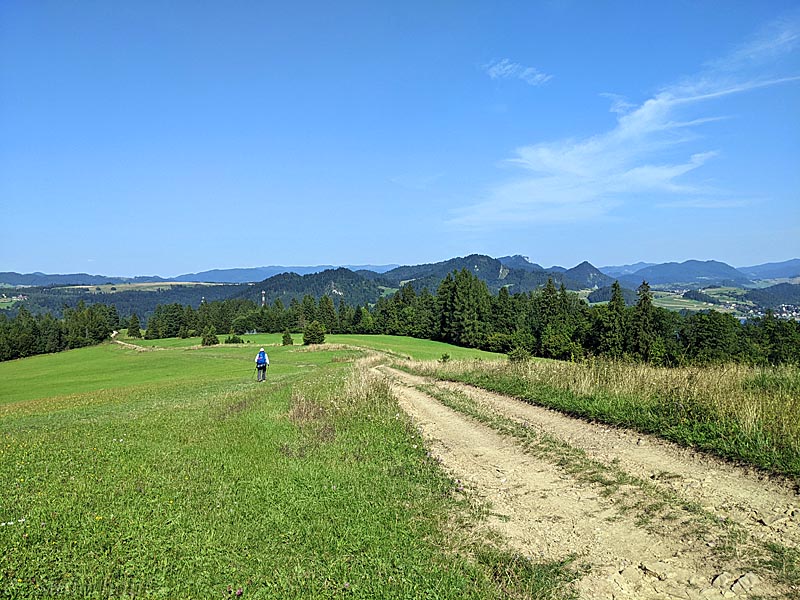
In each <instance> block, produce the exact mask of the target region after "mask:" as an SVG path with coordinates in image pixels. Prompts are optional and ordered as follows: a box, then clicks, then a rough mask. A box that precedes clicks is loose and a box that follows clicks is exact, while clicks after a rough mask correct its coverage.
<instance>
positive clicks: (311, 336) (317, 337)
mask: <svg viewBox="0 0 800 600" xmlns="http://www.w3.org/2000/svg"><path fill="white" fill-rule="evenodd" d="M324 343H325V327H324V326H323V325H322V323H320V322H319V321H317V320H314V321H311V323H309V324H308V325H306V326H305V327H304V328H303V345H304V346H308V345H311V344H324Z"/></svg>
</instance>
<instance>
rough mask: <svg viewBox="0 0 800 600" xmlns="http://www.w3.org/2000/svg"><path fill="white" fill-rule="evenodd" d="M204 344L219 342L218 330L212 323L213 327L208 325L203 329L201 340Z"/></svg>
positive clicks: (210, 344) (212, 344)
mask: <svg viewBox="0 0 800 600" xmlns="http://www.w3.org/2000/svg"><path fill="white" fill-rule="evenodd" d="M200 343H201V344H202V345H203V346H216V345H217V344H219V338H218V337H217V330H216V329H215V328H214V326H213V325H212V326H211V327H206V328H205V329H204V330H203V340H202V341H201V342H200Z"/></svg>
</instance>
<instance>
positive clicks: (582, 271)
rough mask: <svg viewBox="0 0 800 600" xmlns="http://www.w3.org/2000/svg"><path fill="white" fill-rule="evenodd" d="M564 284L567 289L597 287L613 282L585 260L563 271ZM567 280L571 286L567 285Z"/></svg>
mask: <svg viewBox="0 0 800 600" xmlns="http://www.w3.org/2000/svg"><path fill="white" fill-rule="evenodd" d="M564 280H565V285H566V286H567V288H569V289H582V290H585V289H597V288H601V287H605V286H608V285H611V284H612V283H614V279H613V278H612V277H609V276H608V275H604V274H603V273H601V272H600V271H599V270H598V269H597V268H596V267H594V266H593V265H592V264H590V263H588V262H587V261H583V262H582V263H581V264H579V265H577V266H574V267H572V268H571V269H567V270H566V271H564ZM567 281H570V282H572V283H573V286H569V285H567V283H566V282H567Z"/></svg>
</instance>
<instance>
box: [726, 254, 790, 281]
mask: <svg viewBox="0 0 800 600" xmlns="http://www.w3.org/2000/svg"><path fill="white" fill-rule="evenodd" d="M738 270H739V271H740V272H741V273H744V275H745V276H746V277H749V278H750V279H783V278H786V279H790V278H792V277H800V258H793V259H791V260H785V261H783V262H776V263H765V264H763V265H754V266H752V267H739V269H738Z"/></svg>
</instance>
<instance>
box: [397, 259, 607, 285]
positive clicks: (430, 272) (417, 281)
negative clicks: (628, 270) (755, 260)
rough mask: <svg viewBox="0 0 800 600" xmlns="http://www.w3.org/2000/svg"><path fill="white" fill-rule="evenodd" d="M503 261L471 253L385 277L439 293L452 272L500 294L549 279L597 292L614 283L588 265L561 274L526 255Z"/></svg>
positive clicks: (541, 283)
mask: <svg viewBox="0 0 800 600" xmlns="http://www.w3.org/2000/svg"><path fill="white" fill-rule="evenodd" d="M503 260H505V262H503ZM503 260H500V259H496V258H492V257H490V256H485V255H483V254H471V255H469V256H464V257H459V258H452V259H450V260H446V261H442V262H438V263H430V264H425V265H416V266H406V267H398V268H397V269H392V270H391V271H387V272H386V273H384V274H383V278H385V279H386V280H387V281H389V282H391V283H392V284H393V285H394V286H396V287H399V286H400V285H401V284H403V283H406V282H413V284H414V287H415V289H420V290H421V289H422V288H424V287H427V288H428V289H430V290H435V289H436V288H438V287H439V283H440V282H441V281H442V279H444V278H445V277H447V275H448V274H449V273H452V272H453V271H460V270H461V269H467V270H468V271H471V272H472V273H473V274H474V275H476V276H477V277H478V278H479V279H481V280H483V281H485V282H486V285H487V287H488V288H489V290H490V291H491V292H492V293H496V292H497V291H498V290H499V289H500V288H501V287H508V289H509V291H510V292H511V293H512V294H513V293H517V292H531V291H533V290H536V289H538V288H540V287H542V286H543V285H544V284H546V283H547V280H548V279H552V280H553V282H554V283H555V284H556V285H561V284H562V283H563V284H564V286H565V287H566V288H567V289H569V290H582V289H593V288H597V287H601V286H603V285H610V284H611V283H613V279H611V278H609V277H607V276H605V275H603V274H602V273H601V272H600V271H598V270H597V269H596V268H595V267H593V266H592V265H591V264H590V263H588V262H583V263H581V264H579V265H577V266H576V267H573V268H572V269H566V270H563V271H562V272H558V271H552V270H544V269H542V268H541V267H539V265H536V264H534V263H531V262H530V261H528V259H527V258H526V257H523V256H512V257H504V259H503ZM511 265H520V267H519V268H517V267H513V266H511ZM537 267H539V268H537Z"/></svg>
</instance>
